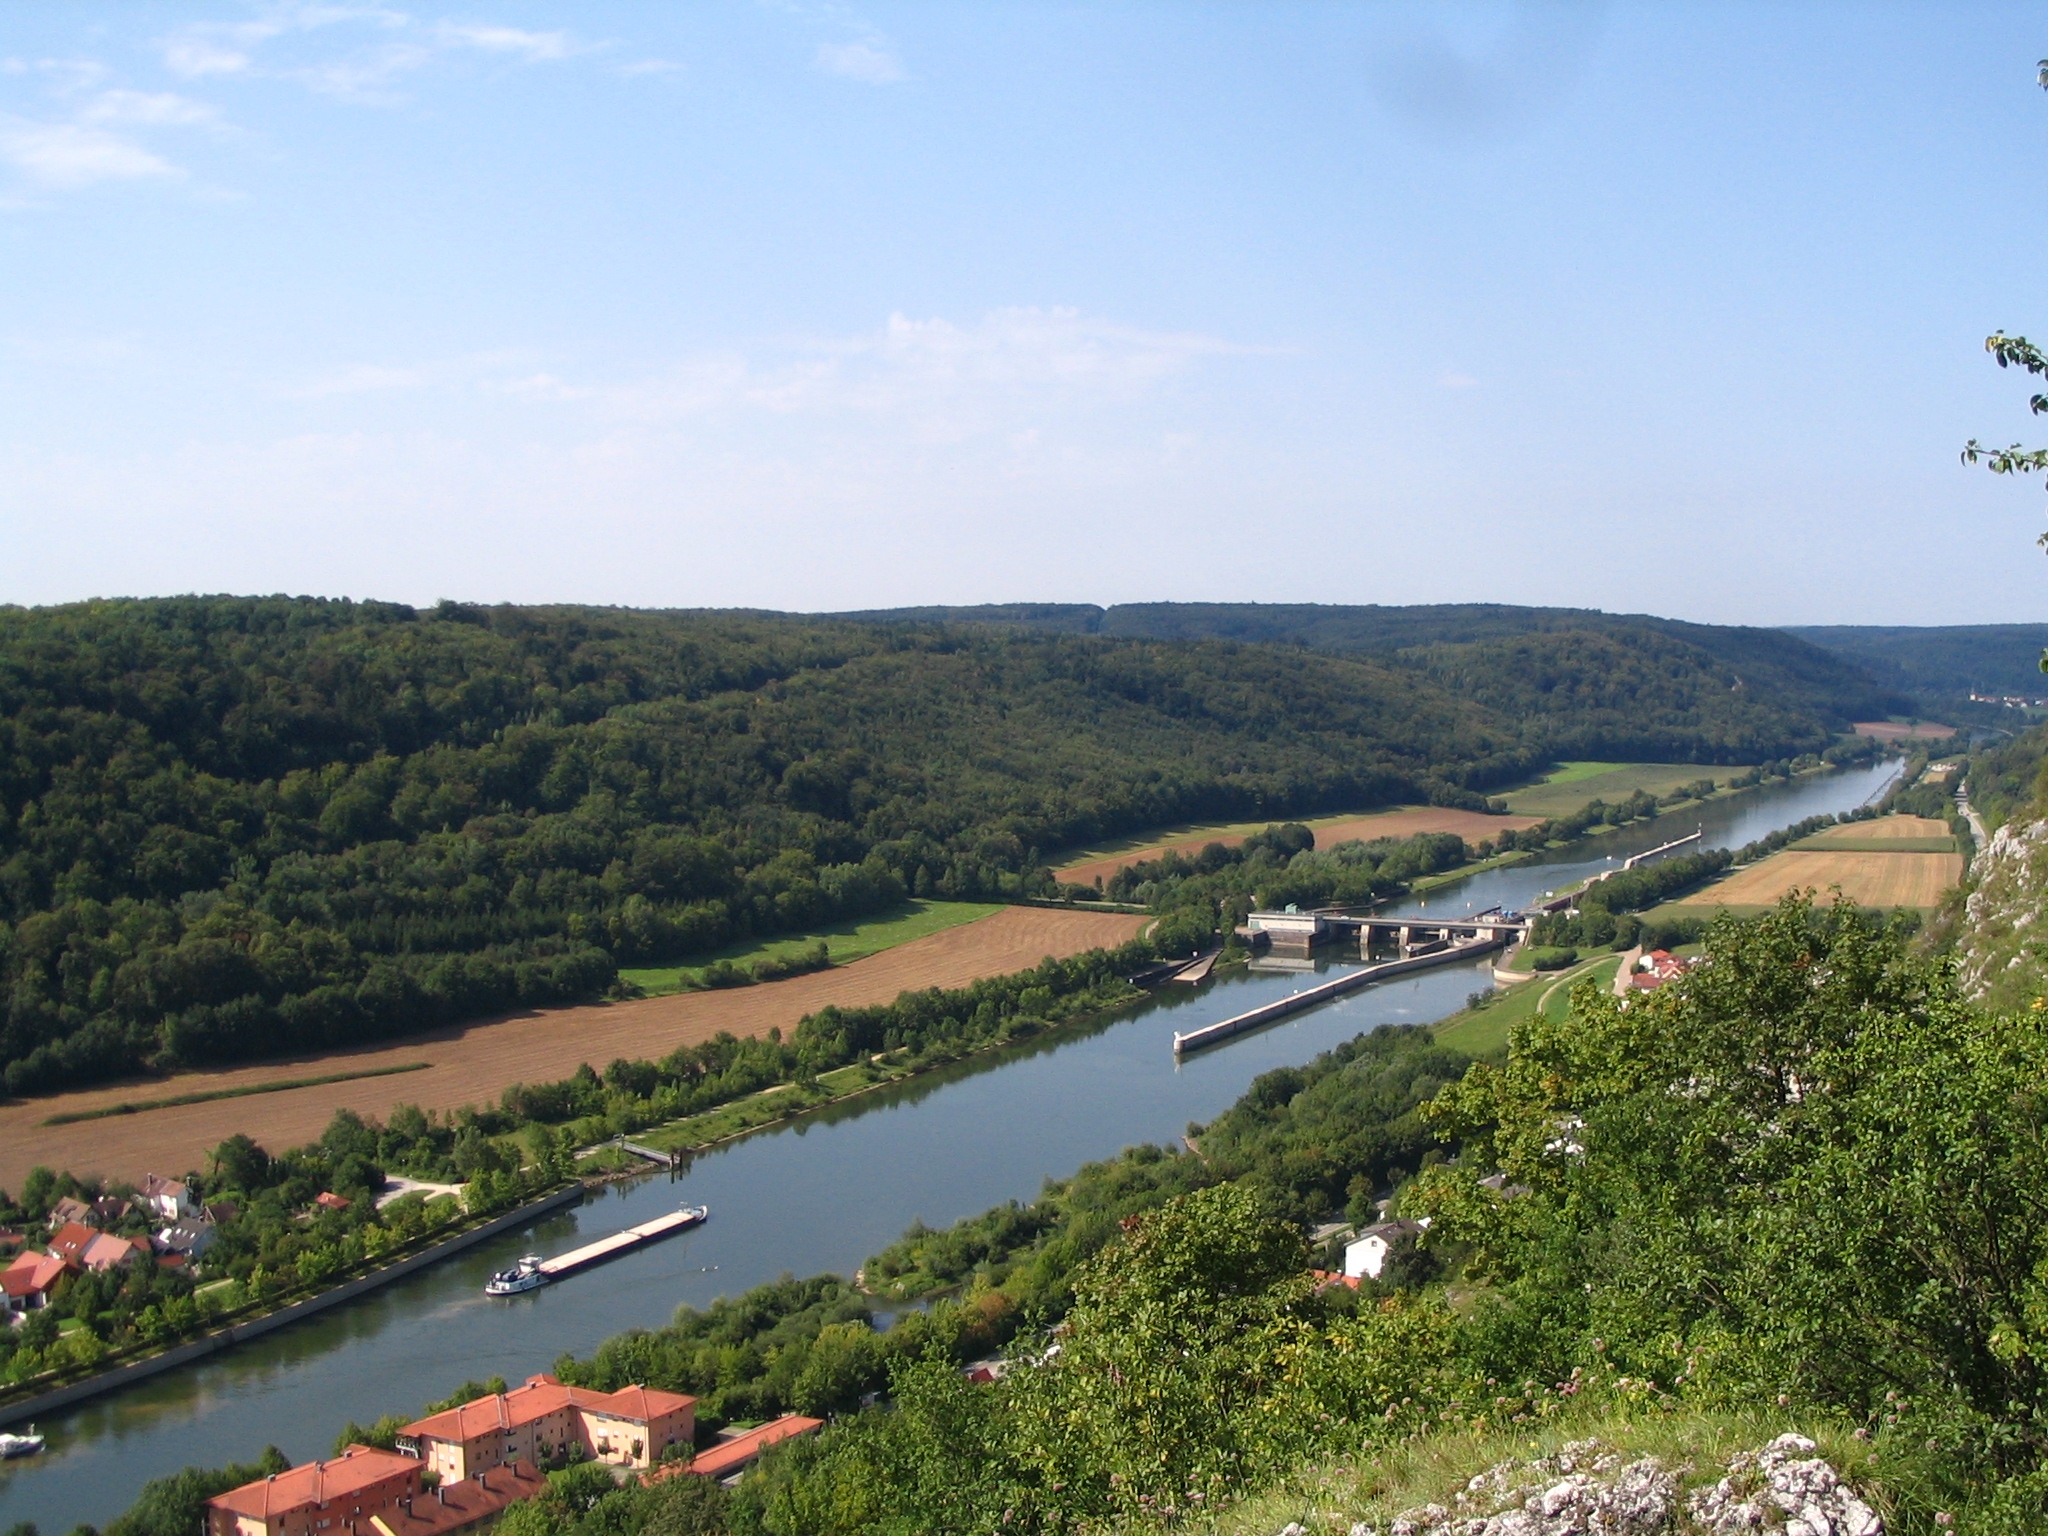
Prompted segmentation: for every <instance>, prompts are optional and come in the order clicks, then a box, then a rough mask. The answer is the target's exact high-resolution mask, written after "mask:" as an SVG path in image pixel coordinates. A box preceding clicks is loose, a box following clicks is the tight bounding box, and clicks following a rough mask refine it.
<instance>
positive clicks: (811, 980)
mask: <svg viewBox="0 0 2048 1536" xmlns="http://www.w3.org/2000/svg"><path fill="white" fill-rule="evenodd" d="M1146 921H1147V919H1146V918H1143V917H1138V916H1131V915H1126V914H1119V913H1113V912H1086V911H1080V912H1066V911H1055V910H1052V909H1050V908H1041V907H1005V908H1004V909H1003V910H1002V911H1000V912H998V913H996V914H995V915H994V916H992V917H985V918H982V919H980V920H979V921H977V922H972V923H967V924H965V925H963V926H961V927H958V928H949V929H947V930H946V931H945V932H943V933H935V934H931V935H930V936H928V937H926V938H922V939H915V940H913V941H911V942H910V943H908V944H901V945H898V946H897V947H896V948H894V949H889V950H884V951H883V952H882V953H880V954H878V955H870V956H869V957H868V958H867V959H865V960H856V961H854V962H853V963H852V964H850V965H844V966H835V967H834V968H833V969H831V970H829V971H819V972H817V973H815V974H813V975H809V976H796V977H792V978H791V979H789V980H788V981H778V982H770V983H768V984H766V985H763V986H755V987H736V988H733V989H732V990H730V991H723V992H684V993H678V994H676V995H675V996H672V997H650V998H644V999H641V1000H639V1001H636V1002H630V1003H604V1004H595V1005H592V1006H589V1007H580V1008H557V1009H550V1010H548V1011H546V1012H541V1013H527V1014H517V1015H514V1016H512V1017H510V1018H504V1019H494V1020H489V1021H486V1022H483V1023H478V1024H468V1025H463V1026H460V1027H457V1028H453V1029H445V1030H436V1031H434V1032H432V1033H430V1034H424V1035H414V1036H411V1037H409V1038H408V1039H406V1040H404V1041H401V1042H398V1043H389V1042H385V1043H380V1044H378V1045H376V1046H366V1047H363V1048H362V1049H359V1050H353V1051H332V1052H328V1053H326V1054H324V1055H319V1056H300V1057H294V1058H292V1059H290V1060H288V1061H271V1062H266V1063H264V1064H263V1065H262V1066H260V1067H241V1068H237V1069H235V1070H234V1071H229V1072H192V1073H186V1074H184V1075H182V1076H179V1077H174V1078H169V1079H166V1080H162V1081H157V1082H150V1083H128V1084H125V1085H123V1086H120V1087H116V1088H94V1089H88V1090H84V1091H82V1092H78V1093H67V1094H62V1095H59V1096H57V1097H55V1098H47V1099H32V1100H28V1101H25V1102H17V1103H13V1104H7V1105H0V1185H5V1186H6V1187H7V1188H9V1189H14V1190H19V1189H20V1188H21V1180H22V1176H23V1175H24V1174H25V1173H27V1172H28V1170H29V1169H30V1168H32V1167H33V1166H35V1165H36V1164H37V1163H43V1164H46V1165H48V1166H49V1167H51V1168H58V1169H64V1168H68V1169H70V1170H71V1171H72V1172H74V1173H77V1174H79V1175H81V1176H83V1175H86V1174H88V1173H95V1174H101V1175H104V1176H106V1177H108V1178H126V1179H140V1178H141V1177H142V1176H143V1175H144V1174H145V1173H150V1172H158V1173H182V1172H184V1171H185V1170H187V1169H192V1168H199V1167H201V1166H203V1160H204V1158H205V1155H206V1153H207V1151H208V1150H209V1149H210V1148H212V1147H215V1146H217V1145H219V1143H220V1142H221V1140H222V1139H223V1138H224V1137H227V1136H230V1135H232V1134H233V1133H234V1132H236V1131H244V1132H246V1133H248V1134H249V1135H250V1136H253V1137H255V1138H256V1140H257V1141H259V1142H261V1143H262V1144H263V1145H264V1146H266V1147H269V1148H270V1149H271V1150H273V1151H277V1150H280V1149H282V1148H285V1147H290V1146H298V1145H301V1144H303V1143H305V1142H308V1141H311V1140H313V1139H315V1138H316V1137H318V1136H319V1134H320V1132H321V1131H322V1130H323V1129H324V1128H325V1127H326V1124H327V1122H328V1120H330V1119H331V1118H332V1117H333V1115H334V1112H335V1111H336V1110H337V1109H353V1110H355V1111H356V1112H358V1113H359V1114H364V1115H377V1116H379V1117H382V1116H383V1115H385V1114H387V1113H388V1112H389V1111H390V1109H391V1106H392V1105H393V1104H398V1103H413V1104H419V1105H421V1106H423V1107H426V1108H430V1109H453V1108H456V1107H458V1106H460V1105H463V1104H481V1103H486V1102H495V1101H496V1100H497V1097H498V1095H499V1093H500V1092H502V1091H503V1090H504V1089H505V1088H506V1087H508V1086H510V1085H511V1084H513V1083H518V1082H544V1081H549V1080H552V1079H555V1078H562V1077H567V1076H568V1075H569V1074H570V1073H572V1072H574V1071H575V1070H576V1068H577V1066H578V1065H580V1064H581V1063H583V1062H586V1061H587V1062H589V1063H590V1064H591V1065H592V1066H595V1067H597V1068H598V1069H599V1070H600V1071H602V1070H603V1068H604V1065H605V1063H606V1062H608V1061H612V1060H614V1059H615V1058H617V1057H620V1056H627V1057H638V1058H651V1057H658V1056H665V1055H667V1054H668V1053H669V1052H670V1051H672V1050H674V1049H675V1048H676V1047H677V1046H680V1045H694V1044H696V1043H698V1042H699V1041H703V1040H708V1039H710V1038H711V1037H712V1036H713V1035H715V1034H717V1033H718V1032H719V1031H720V1030H730V1031H731V1032H732V1033H733V1034H735V1035H739V1036H742V1037H745V1036H750V1035H765V1034H766V1033H767V1032H768V1031H769V1029H770V1028H773V1027H778V1026H779V1027H780V1028H781V1029H783V1030H784V1031H787V1030H790V1029H792V1028H794V1027H795V1025H796V1023H797V1021H798V1020H799V1019H801V1018H802V1017H803V1016H804V1015H805V1014H807V1013H815V1012H817V1011H818V1010H819V1009H820V1008H823V1007H824V1006H825V1005H826V1004H828V1003H836V1004H837V1005H839V1006H840V1007H842V1008H848V1007H861V1006H864V1005H867V1004H871V1003H887V1002H892V1001H894V1000H895V998H896V997H897V996H898V995H899V994H900V993H903V992H905V991H912V990H917V989H921V988H925V987H962V986H965V985H967V983H969V982H971V981H976V980H979V979H980V978H981V977H984V976H1000V975H1003V974H1005V973H1007V972H1010V971H1021V970H1025V969H1028V968H1029V967H1031V966H1034V965H1036V964H1038V962H1039V961H1041V960H1043V959H1044V958H1045V957H1046V956H1048V955H1059V956H1066V955H1074V954H1079V953H1081V952H1082V951H1083V950H1088V949H1097V948H1102V947H1105V946H1109V945H1115V944H1121V943H1123V942H1124V941H1125V940H1127V939H1130V938H1131V937H1133V936H1134V935H1135V934H1136V933H1137V932H1138V930H1139V929H1140V928H1141V927H1143V926H1144V924H1145V923H1146ZM415 1061H423V1062H426V1063H428V1067H427V1069H426V1070H425V1071H422V1072H405V1073H401V1074H398V1075H396V1076H391V1077H375V1078H367V1079H362V1080H359V1081H356V1082H348V1083H329V1084H326V1085H324V1086H321V1087H317V1088H292V1089H286V1090H283V1091H280V1092H277V1093H265V1094H257V1095H254V1096H252V1097H248V1098H239V1099H219V1100H215V1101H214V1102H212V1103H208V1104H186V1105H179V1106H177V1107H175V1108H170V1109H153V1110H148V1111H146V1112H144V1113H141V1114H134V1115H115V1116H109V1117H108V1118H106V1119H102V1120H84V1121H79V1122H76V1123H74V1124H71V1125H58V1126H46V1125H44V1124H43V1123H42V1122H43V1121H45V1120H47V1119H49V1118H50V1117H51V1116H52V1115H56V1114H63V1113H76V1112H78V1111H80V1110H90V1109H95V1108H100V1107H103V1106H106V1105H109V1104H120V1103H140V1102H146V1101H148V1100H150V1099H159V1098H171V1097H175V1096H176V1095H179V1094H186V1093H203V1092H207V1091H210V1090H213V1089H219V1088H237V1087H242V1086H244V1085H247V1084H253V1083H264V1082H276V1081H279V1080H281V1079H290V1078H298V1077H307V1076H314V1075H321V1074H325V1073H330V1072H350V1071H367V1070H371V1069H373V1068H376V1067H384V1066H396V1065H398V1064H400V1063H404V1062H415Z"/></svg>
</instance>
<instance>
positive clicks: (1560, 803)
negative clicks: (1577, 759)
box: [1505, 763, 1744, 819]
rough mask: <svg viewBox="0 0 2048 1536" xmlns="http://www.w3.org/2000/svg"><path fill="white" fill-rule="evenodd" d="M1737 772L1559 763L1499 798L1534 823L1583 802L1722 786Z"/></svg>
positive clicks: (1683, 766)
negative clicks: (1708, 783) (1702, 783)
mask: <svg viewBox="0 0 2048 1536" xmlns="http://www.w3.org/2000/svg"><path fill="white" fill-rule="evenodd" d="M1743 771H1744V769H1743V768H1742V767H1741V766H1739V765H1738V766H1732V767H1731V766H1725V765H1720V764H1701V763H1561V764H1559V765H1558V767H1557V770H1556V771H1555V772H1553V773H1551V774H1550V775H1548V776H1547V777H1546V778H1545V779H1544V780H1543V782H1542V783H1540V784H1531V785H1530V786H1529V787H1528V788H1526V789H1511V790H1509V791H1508V793H1507V795H1506V797H1505V798H1506V800H1507V802H1508V809H1509V810H1510V811H1513V812H1514V813H1515V814H1516V815H1519V816H1534V817H1537V818H1539V819H1540V818H1544V817H1550V816H1564V815H1568V814H1570V813H1571V812H1573V811H1576V810H1577V809H1578V808H1579V807H1580V806H1582V805H1584V804H1586V802H1588V801H1589V800H1605V801H1606V802H1607V803H1608V804H1609V805H1613V804H1614V803H1615V802H1617V801H1620V800H1626V799H1627V798H1628V797H1629V796H1630V795H1632V794H1634V793H1635V792H1636V791H1637V790H1642V791H1643V792H1644V793H1645V794H1651V795H1656V796H1659V797H1660V798H1661V797H1662V796H1664V795H1668V794H1670V793H1671V792H1672V791H1673V790H1674V789H1677V788H1678V787H1679V786H1680V785H1681V784H1691V783H1695V782H1696V781H1698V780H1700V779H1712V780H1713V781H1714V782H1715V783H1716V784H1725V783H1727V782H1728V780H1729V779H1730V778H1731V777H1732V776H1734V775H1735V774H1738V773H1741V772H1743Z"/></svg>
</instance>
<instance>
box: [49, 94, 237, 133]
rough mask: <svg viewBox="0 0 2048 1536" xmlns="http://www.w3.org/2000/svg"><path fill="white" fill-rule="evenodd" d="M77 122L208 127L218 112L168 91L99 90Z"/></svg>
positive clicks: (165, 126)
mask: <svg viewBox="0 0 2048 1536" xmlns="http://www.w3.org/2000/svg"><path fill="white" fill-rule="evenodd" d="M79 120H80V121H81V122H87V123H137V124H142V125H145V126H148V127H154V128H210V127H216V126H218V125H219V123H220V113H218V112H217V111H215V110H214V109H213V108H212V107H210V106H208V105H207V104H206V103H205V102H203V101H193V100H192V99H191V98H190V97H187V96H178V95H175V94H173V93H172V92H169V91H102V92H101V93H100V94H99V95H98V96H97V97H95V98H94V99H93V100H92V102H91V103H90V104H89V105H87V107H86V108H85V110H84V111H83V112H81V113H80V114H79Z"/></svg>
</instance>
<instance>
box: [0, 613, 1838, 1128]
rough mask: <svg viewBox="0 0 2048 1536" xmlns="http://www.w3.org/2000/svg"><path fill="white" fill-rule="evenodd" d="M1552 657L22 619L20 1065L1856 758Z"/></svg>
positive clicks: (785, 624)
mask: <svg viewBox="0 0 2048 1536" xmlns="http://www.w3.org/2000/svg"><path fill="white" fill-rule="evenodd" d="M1549 638H1550V639H1552V640H1558V641H1559V642H1560V644H1561V645H1562V648H1563V651H1564V652H1567V653H1568V657H1567V659H1566V660H1565V661H1559V660H1558V659H1557V657H1558V653H1556V652H1552V651H1549V650H1546V649H1545V644H1546V643H1547V641H1546V640H1545V637H1537V639H1536V640H1533V641H1531V640H1528V639H1520V640H1500V641H1489V642H1486V643H1485V644H1484V645H1480V646H1467V647H1464V648H1452V649H1451V650H1447V651H1442V652H1438V653H1422V654H1420V655H1417V654H1416V653H1412V652H1411V653H1408V659H1407V660H1406V661H1404V663H1403V664H1402V665H1401V666H1398V667H1391V668H1390V667H1387V666H1383V665H1380V664H1377V663H1375V662H1371V661H1367V660H1361V659H1352V658H1345V657H1337V656H1330V655H1324V654H1319V653H1314V652H1304V651H1301V650H1299V649H1291V648H1286V647H1281V646H1274V645H1263V644H1261V645H1243V644H1237V643H1233V642H1227V641H1215V640H1196V641H1186V640H1176V641H1160V640H1146V639H1130V638H1115V637H1104V636H1099V635H1073V634H1062V633H1057V632H1035V631H1028V630H1027V631H1019V630H1016V629H997V628H991V627H989V626H987V625H972V624H950V625H946V624H928V623H908V622H898V623H889V624H877V623H874V622H859V623H856V622H850V621H846V620H821V619H807V618H798V617H792V616H783V615H764V614H741V613H723V614H719V613H698V614H660V613H642V612H629V611H620V610H597V609H574V608H513V607H498V608H489V609H477V608H469V607H463V606H459V605H452V604H444V605H442V606H441V607H439V608H437V609H434V610H432V611H429V612H415V611H414V610H412V609H410V608H406V607H403V606H400V605H395V604H378V603H348V602H325V601H315V600H309V599H286V598H264V599H245V598H203V599H202V598H194V599H175V600H162V601H148V602H101V603H90V604H81V605H76V606H72V607H64V608H53V609H41V610H22V609H9V610H0V918H4V922H0V981H4V983H5V992H4V996H5V1010H6V1011H5V1018H4V1023H0V1068H4V1070H5V1075H6V1084H7V1087H8V1088H9V1090H10V1091H14V1092H24V1091H36V1090H40V1089H46V1088H51V1087H56V1086H59V1085H63V1084H66V1083H75V1082H79V1081H85V1080H91V1079H95V1078H103V1077H106V1076H109V1075H112V1074H117V1073H122V1072H128V1071H132V1070H134V1069H136V1068H137V1067H139V1066H155V1067H168V1066H173V1065H178V1064H185V1063H199V1062H209V1061H224V1060H233V1059H243V1058H248V1057H252V1056H258V1055H264V1054H270V1053H275V1052H279V1051H284V1050H288V1049H300V1048H308V1047H318V1046H322V1045H326V1044H331V1043H335V1042H339V1041H344V1040H347V1041H356V1040H361V1039H363V1038H365V1037H368V1036H376V1035H386V1034H391V1033H396V1032H402V1031H408V1030H413V1029H418V1028H422V1027H426V1026H429V1025H432V1024H435V1023H439V1022H443V1021H447V1020H452V1019H458V1018H464V1017H475V1016H478V1015H482V1014H486V1013H489V1012H493V1011H497V1010H500V1009H503V1008H506V1007H510V1006H513V1005H523V1004H533V1003H541V1002H551V1001H559V1000H565V999H568V998H573V997H581V996H588V995H591V994H593V993H595V992H597V991H599V990H601V989H602V988H604V987H606V986H607V985H609V984H610V983H611V982H612V981H613V979H614V977H615V968H616V966H617V964H618V963H619V962H621V961H628V960H636V961H637V960H653V959H666V958H672V957H681V956H684V955H687V954H690V953H692V952H700V951H702V950H704V949H706V948H709V947H712V946H715V945H717V944H720V943H723V942H726V941H727V940H729V939H731V938H733V937H735V936H739V935H744V934H749V933H761V932H772V931H778V930H785V929H791V928H796V927H799V926H801V925H805V924H809V923H812V922H815V921H818V920H821V919H824V918H827V917H830V916H835V915H847V914H852V913H857V912H862V911H871V910H876V909H879V908H882V907H885V906H888V905H891V904H893V903H895V902H898V901H900V900H901V899H902V897H903V895H904V893H905V892H906V891H914V892H917V893H931V894H937V895H944V896H982V895H991V896H1006V895H1019V894H1026V893H1029V892H1032V891H1035V890H1039V889H1043V888H1044V886H1045V884H1046V883H1047V882H1048V881H1049V878H1050V877H1049V875H1048V874H1047V873H1046V872H1045V869H1044V858H1045V855H1047V854H1049V853H1051V852H1053V851H1054V850H1055V849H1057V848H1058V847H1060V846H1062V845H1069V844H1074V843H1078V842H1083V841H1086V840H1091V839H1094V838H1098V837H1101V836H1103V835H1105V834H1111V833H1116V832H1123V831H1130V830H1136V829H1139V828H1142V827H1146V826H1150V825H1154V824H1157V823H1160V822H1165V821H1172V820H1177V819H1184V818H1240V817H1242V818H1252V817H1261V816H1273V817H1278V816H1282V815H1294V814H1301V813H1306V812H1310V811H1315V810H1323V809H1336V808H1340V807H1343V808H1348V807H1353V806H1362V805H1368V804H1373V803H1387V802H1397V801H1406V800H1433V801H1437V802H1439V803H1468V804H1469V803H1476V802H1477V799H1478V792H1479V791H1483V790H1486V789H1489V788H1492V787H1495V786H1498V785H1501V784H1503V783H1506V782H1508V781H1510V780H1512V779H1514V778H1516V777H1518V776H1521V775H1524V774H1526V773H1527V772H1528V771H1529V770H1531V769H1532V768H1534V767H1535V766H1537V765H1538V764H1540V763H1541V762H1543V761H1545V760H1547V759H1549V758H1551V757H1554V756H1558V755H1565V754H1568V753H1569V752H1570V751H1572V750H1573V749H1575V748H1588V747H1591V746H1594V745H1599V746H1603V747H1605V748H1607V749H1609V750H1617V751H1618V750H1622V749H1625V748H1626V747H1627V746H1628V744H1630V743H1649V744H1653V745H1654V746H1655V748H1656V755H1659V756H1664V757H1680V758H1691V759H1697V760H1700V761H1724V762H1726V761H1755V760H1757V759H1759V758H1763V757H1774V756H1786V755H1790V754H1792V753H1796V752H1800V751H1813V750H1818V749H1820V748H1822V747H1825V746H1826V745H1827V743H1828V740H1829V727H1830V725H1831V724H1833V723H1836V722H1835V720H1834V718H1833V717H1832V716H1831V714H1830V713H1829V712H1828V711H1823V710H1819V709H1816V708H1813V707H1811V706H1810V705H1808V704H1806V703H1804V702H1802V701H1801V700H1799V699H1788V698H1784V697H1779V696H1777V695H1776V694H1775V693H1774V692H1773V691H1772V690H1771V689H1770V688H1768V687H1766V686H1761V685H1759V684H1758V683H1757V682H1756V681H1755V680H1754V679H1752V678H1743V679H1741V680H1739V681H1740V686H1732V685H1731V684H1730V683H1729V681H1728V680H1727V677H1726V676H1725V674H1722V673H1717V672H1715V671H1714V670H1713V668H1712V667H1711V666H1710V665H1708V664H1707V663H1705V662H1702V661H1700V660H1698V657H1697V654H1696V653H1695V652H1691V651H1687V650H1685V649H1683V648H1682V646H1679V644H1678V643H1677V642H1673V643H1672V646H1673V648H1667V649H1665V650H1658V649H1656V648H1655V647H1653V646H1651V645H1649V644H1647V643H1644V642H1635V641H1631V642H1617V643H1615V644H1613V645H1612V646H1611V647H1609V648H1607V649H1605V650H1601V649H1598V648H1596V641H1595V640H1591V639H1586V638H1583V637H1576V638H1575V637H1573V636H1570V635H1566V636H1563V637H1549ZM1488 647H1491V649H1489V648H1488ZM1567 696H1569V697H1570V699H1571V700H1572V701H1573V702H1572V704H1571V706H1570V707H1568V708H1561V707H1558V705H1559V701H1560V700H1562V699H1565V698H1566V697H1567ZM1531 698H1542V699H1544V700H1546V701H1547V708H1548V713H1543V712H1539V711H1536V710H1533V709H1526V708H1525V707H1524V706H1525V702H1526V701H1527V700H1529V699H1531ZM1602 721H1605V722H1607V727H1608V734H1606V735H1604V736H1602V735H1600V734H1599V732H1600V729H1602V728H1603V727H1602V726H1601V722H1602Z"/></svg>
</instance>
